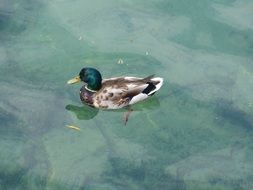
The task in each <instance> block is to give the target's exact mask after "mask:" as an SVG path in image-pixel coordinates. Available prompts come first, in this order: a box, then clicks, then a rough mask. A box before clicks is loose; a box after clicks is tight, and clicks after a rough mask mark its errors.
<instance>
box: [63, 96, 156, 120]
mask: <svg viewBox="0 0 253 190" xmlns="http://www.w3.org/2000/svg"><path fill="white" fill-rule="evenodd" d="M159 106H160V102H159V99H158V98H157V97H151V98H149V99H148V100H146V101H143V102H141V103H138V104H135V105H134V106H132V109H131V111H134V112H135V111H145V110H152V109H156V108H158V107H159ZM128 108H129V107H128ZM128 108H127V109H125V108H122V109H116V110H103V111H113V112H128ZM66 109H67V110H68V111H71V112H73V113H74V114H75V115H76V117H77V119H80V120H90V119H92V118H94V117H95V116H96V115H97V114H98V112H99V109H96V108H92V107H90V106H87V105H83V106H75V105H70V104H69V105H67V106H66Z"/></svg>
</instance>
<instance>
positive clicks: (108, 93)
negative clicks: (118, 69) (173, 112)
mask: <svg viewBox="0 0 253 190" xmlns="http://www.w3.org/2000/svg"><path fill="white" fill-rule="evenodd" d="M80 81H83V82H84V83H85V85H84V86H83V87H82V88H81V89H80V99H81V101H82V102H83V103H85V104H87V105H89V106H91V107H96V108H103V109H119V108H123V107H126V106H130V105H132V104H135V103H137V102H140V101H142V100H145V99H147V98H148V97H150V96H152V95H154V94H155V92H156V91H158V90H159V89H160V88H161V86H162V85H163V79H162V78H160V77H154V75H151V76H148V77H146V78H137V77H116V78H109V79H104V80H102V76H101V74H100V72H99V71H98V70H97V69H94V68H83V69H82V70H81V71H80V73H79V75H78V76H77V77H75V78H73V79H71V80H69V81H68V82H67V83H68V84H74V83H77V82H80Z"/></svg>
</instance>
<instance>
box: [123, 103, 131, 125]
mask: <svg viewBox="0 0 253 190" xmlns="http://www.w3.org/2000/svg"><path fill="white" fill-rule="evenodd" d="M132 111H133V109H132V108H131V107H130V106H127V112H125V113H124V115H123V121H124V123H125V125H126V124H127V122H128V118H129V116H130V114H131V113H132Z"/></svg>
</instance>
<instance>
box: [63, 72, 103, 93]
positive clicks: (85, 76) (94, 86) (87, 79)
mask: <svg viewBox="0 0 253 190" xmlns="http://www.w3.org/2000/svg"><path fill="white" fill-rule="evenodd" d="M80 81H83V82H84V83H86V84H87V88H88V89H90V90H94V91H97V90H99V89H100V88H101V82H102V77H101V74H100V72H99V71H98V70H97V69H94V68H89V67H85V68H83V69H82V70H81V71H80V73H79V75H78V76H77V77H75V78H73V79H70V80H69V81H68V84H74V83H77V82H80Z"/></svg>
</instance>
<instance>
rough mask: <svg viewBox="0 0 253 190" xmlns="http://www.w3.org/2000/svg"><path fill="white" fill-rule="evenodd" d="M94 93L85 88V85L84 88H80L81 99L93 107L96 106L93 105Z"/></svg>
mask: <svg viewBox="0 0 253 190" xmlns="http://www.w3.org/2000/svg"><path fill="white" fill-rule="evenodd" d="M93 94H94V92H91V91H89V90H87V89H86V88H85V86H82V88H81V89H80V99H81V101H82V102H83V103H85V104H87V105H89V106H92V107H94V106H93Z"/></svg>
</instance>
